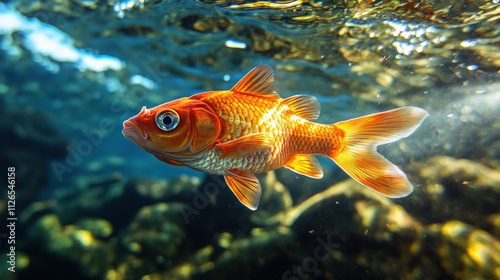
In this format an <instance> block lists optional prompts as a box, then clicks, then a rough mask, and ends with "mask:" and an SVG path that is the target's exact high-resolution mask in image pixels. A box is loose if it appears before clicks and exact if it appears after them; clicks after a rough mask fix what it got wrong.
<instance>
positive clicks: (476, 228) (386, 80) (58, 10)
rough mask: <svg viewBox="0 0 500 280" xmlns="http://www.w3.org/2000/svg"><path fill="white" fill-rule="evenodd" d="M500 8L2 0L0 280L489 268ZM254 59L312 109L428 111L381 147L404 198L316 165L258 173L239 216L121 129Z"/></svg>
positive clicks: (496, 187)
mask: <svg viewBox="0 0 500 280" xmlns="http://www.w3.org/2000/svg"><path fill="white" fill-rule="evenodd" d="M499 21H500V4H499V1H497V0H492V1H382V0H381V1H300V0H299V1H161V0H160V1H148V0H129V1H97V0H72V1H51V0H49V1H28V0H26V1H23V0H17V1H6V2H5V3H0V71H1V74H0V106H1V110H0V114H1V115H2V117H1V119H0V130H1V133H0V135H2V138H1V141H2V142H1V143H2V148H1V149H0V157H1V160H0V162H1V163H2V172H3V174H4V175H2V176H3V178H4V179H2V184H1V186H2V187H1V189H0V192H1V196H0V206H1V207H0V223H1V224H4V225H2V227H3V230H0V251H1V255H0V261H1V263H2V266H1V267H0V278H2V279H141V278H143V277H144V278H145V279H148V278H150V279H235V278H239V279H350V278H352V279H374V278H375V279H377V278H384V279H385V278H405V279H424V278H429V279H436V278H440V279H444V278H458V279H471V278H476V279H479V278H483V279H497V278H500V274H499V271H498V267H499V266H500V241H499V239H500V235H499V233H500V209H499V207H498V201H499V198H500V179H499V178H498V173H499V169H500V164H499V157H500V121H499V118H498V116H499V115H500V112H499V110H500V84H499V82H500V74H499V71H500V44H499V40H500V39H499V38H500V35H499V34H500V24H499ZM258 64H269V65H271V66H272V67H273V68H274V70H275V81H276V90H277V92H278V93H279V94H280V95H281V96H282V97H289V96H292V95H294V94H304V93H306V94H312V95H314V96H316V97H317V98H318V100H319V101H320V103H321V107H322V110H321V111H322V113H321V116H320V119H319V121H320V122H322V123H334V122H336V121H340V120H346V119H349V118H352V117H357V116H361V115H365V114H367V113H373V112H378V111H382V110H385V109H392V108H395V107H400V106H406V105H411V106H418V107H421V108H424V109H426V110H427V111H428V112H429V113H430V117H429V118H428V119H426V121H425V123H424V124H423V125H422V126H421V127H420V128H419V129H418V130H417V131H416V132H415V133H414V134H413V135H412V136H411V137H409V138H407V139H404V140H401V141H398V142H396V143H394V144H390V145H386V146H382V147H380V148H379V151H380V152H381V153H382V154H384V155H385V156H387V157H388V158H389V159H390V160H391V161H392V162H394V163H396V164H397V165H398V166H399V167H400V168H401V169H402V170H404V171H405V173H407V175H408V176H409V178H410V180H411V181H412V182H413V183H414V186H415V191H414V192H413V194H411V195H410V196H409V197H407V198H404V199H394V200H390V199H386V198H384V197H381V196H380V195H377V194H375V193H373V192H371V191H369V190H367V189H364V188H362V187H361V186H360V185H359V184H357V183H356V182H355V181H353V180H352V179H348V178H347V176H346V175H345V174H344V173H342V172H341V171H340V170H339V169H338V168H337V167H336V166H335V165H334V164H331V163H328V162H327V161H325V162H323V161H322V165H323V166H324V171H325V175H324V178H323V179H322V180H312V179H308V178H303V177H301V176H296V175H295V174H293V173H290V172H289V171H287V170H283V169H279V170H277V171H275V172H269V173H267V174H263V175H262V176H260V177H259V180H260V181H261V183H262V187H263V195H262V201H261V203H260V205H259V209H258V210H257V211H255V212H251V211H248V210H247V209H246V208H244V207H243V206H241V205H239V203H238V202H237V200H235V198H234V197H233V196H232V194H231V193H230V191H229V190H228V188H227V187H226V185H225V183H224V182H223V180H221V178H219V177H217V176H205V175H203V174H201V173H198V172H194V171H191V170H189V169H187V168H182V167H170V166H168V165H166V164H163V163H161V162H159V161H157V160H156V159H155V158H154V157H153V156H151V155H148V154H146V153H142V152H141V151H140V150H139V149H138V148H137V147H134V145H133V144H132V143H129V141H127V139H125V138H123V136H122V135H121V123H122V121H123V120H125V119H127V118H129V117H130V116H132V115H135V114H137V113H138V112H139V110H140V108H141V107H142V106H144V105H145V106H147V107H148V108H149V107H151V106H153V105H157V104H161V103H164V102H167V101H170V100H173V99H176V98H180V97H184V96H189V95H191V94H194V93H197V92H201V91H207V90H220V89H229V88H231V87H232V86H233V85H234V83H235V82H236V81H237V80H238V79H239V78H241V77H242V76H243V75H244V73H246V72H247V71H248V70H249V69H251V68H253V67H254V66H256V65H258ZM12 167H14V168H15V172H14V173H15V181H14V183H15V186H14V187H11V186H13V185H12V184H11V180H9V181H7V177H8V176H11V175H12V174H11V173H12V172H11V171H10V170H12V169H11V168H12ZM9 168H10V169H9ZM8 174H11V175H8ZM7 182H9V184H7ZM11 190H14V191H15V196H12V195H10V194H9V193H8V191H11ZM9 201H15V208H12V207H9V205H11V204H12V203H11V202H9ZM8 217H9V218H16V219H17V220H7V218H8ZM11 223H14V224H13V226H10V227H7V226H8V225H10V224H11ZM12 241H14V242H15V243H14V244H11V243H12ZM12 246H13V247H12ZM13 270H15V272H12V271H13Z"/></svg>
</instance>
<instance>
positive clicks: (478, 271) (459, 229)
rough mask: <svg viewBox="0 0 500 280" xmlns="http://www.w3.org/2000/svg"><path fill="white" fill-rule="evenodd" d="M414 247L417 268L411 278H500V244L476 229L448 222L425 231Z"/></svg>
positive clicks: (429, 227)
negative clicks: (423, 276)
mask: <svg viewBox="0 0 500 280" xmlns="http://www.w3.org/2000/svg"><path fill="white" fill-rule="evenodd" d="M422 233H423V234H422V235H421V238H420V239H419V240H418V242H416V243H415V244H413V245H412V251H413V255H414V257H412V262H413V263H419V264H420V266H418V267H414V268H413V269H412V271H411V272H409V274H408V276H407V279H422V275H425V277H426V278H429V279H444V278H451V277H453V278H457V279H499V278H500V271H499V269H498V268H499V267H500V241H499V240H498V239H495V238H494V237H492V236H491V235H490V234H489V233H487V232H485V231H483V230H480V229H478V228H476V227H474V226H471V225H468V224H465V223H462V222H459V221H448V222H446V223H444V224H433V225H430V226H428V227H426V228H425V229H424V231H423V232H422Z"/></svg>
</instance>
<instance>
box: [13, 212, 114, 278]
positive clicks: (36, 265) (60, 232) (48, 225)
mask: <svg viewBox="0 0 500 280" xmlns="http://www.w3.org/2000/svg"><path fill="white" fill-rule="evenodd" d="M28 232H29V233H28V237H27V240H26V244H27V246H26V247H25V250H26V252H27V253H28V254H29V256H30V259H31V261H30V265H29V266H28V268H27V269H26V270H25V271H24V275H23V276H24V277H26V279H37V278H39V277H40V275H51V278H53V279H58V278H59V279H64V278H65V277H67V276H68V275H75V277H76V278H75V279H85V278H87V279H91V278H102V277H103V276H104V275H105V273H106V271H107V268H108V266H110V265H111V262H112V261H113V260H114V258H115V248H114V246H113V244H112V243H110V242H105V241H104V240H101V239H99V238H98V237H97V236H94V235H93V234H92V232H90V231H88V230H85V229H83V228H80V227H79V226H77V225H62V224H61V223H60V221H59V219H58V217H57V216H56V215H53V214H49V215H45V216H43V217H41V218H40V219H38V220H37V221H36V222H35V223H34V224H33V225H32V226H31V227H30V228H29V231H28ZM50 263H52V264H53V263H57V269H55V268H54V267H53V266H51V265H49V264H50Z"/></svg>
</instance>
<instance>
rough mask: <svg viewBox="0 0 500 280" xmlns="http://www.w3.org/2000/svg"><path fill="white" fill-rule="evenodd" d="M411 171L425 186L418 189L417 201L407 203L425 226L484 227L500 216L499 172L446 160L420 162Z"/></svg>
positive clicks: (468, 161)
mask: <svg viewBox="0 0 500 280" xmlns="http://www.w3.org/2000/svg"><path fill="white" fill-rule="evenodd" d="M411 168H412V169H414V170H415V171H414V172H415V173H416V175H418V176H419V177H420V178H421V179H420V180H421V181H422V183H423V185H422V186H417V187H416V188H415V191H414V194H413V195H412V196H414V197H415V198H412V197H409V198H405V199H403V201H404V205H405V208H406V209H407V211H408V212H409V213H412V215H413V216H415V217H419V219H420V220H421V221H422V223H424V224H431V223H444V222H446V221H449V220H458V221H462V222H464V223H468V224H471V225H480V224H484V223H487V221H486V219H487V218H488V216H489V215H493V214H498V212H499V208H498V201H499V200H500V176H499V173H498V170H497V169H496V168H490V167H488V166H485V165H483V164H481V163H479V162H477V161H471V160H467V159H455V158H451V157H446V156H434V157H431V158H428V159H426V160H424V161H422V162H416V163H414V164H412V165H411ZM412 173H413V172H412ZM429 213H432V215H428V214H429Z"/></svg>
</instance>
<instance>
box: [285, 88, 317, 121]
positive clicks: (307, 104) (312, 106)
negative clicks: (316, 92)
mask: <svg viewBox="0 0 500 280" xmlns="http://www.w3.org/2000/svg"><path fill="white" fill-rule="evenodd" d="M283 103H285V104H286V105H288V107H290V109H292V111H293V112H294V113H295V114H296V115H297V116H299V117H302V118H304V119H306V120H309V121H312V120H315V119H317V118H318V117H319V111H320V105H319V102H318V100H317V99H316V97H314V96H312V95H305V94H304V95H294V96H290V97H288V98H286V99H285V100H283Z"/></svg>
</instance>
